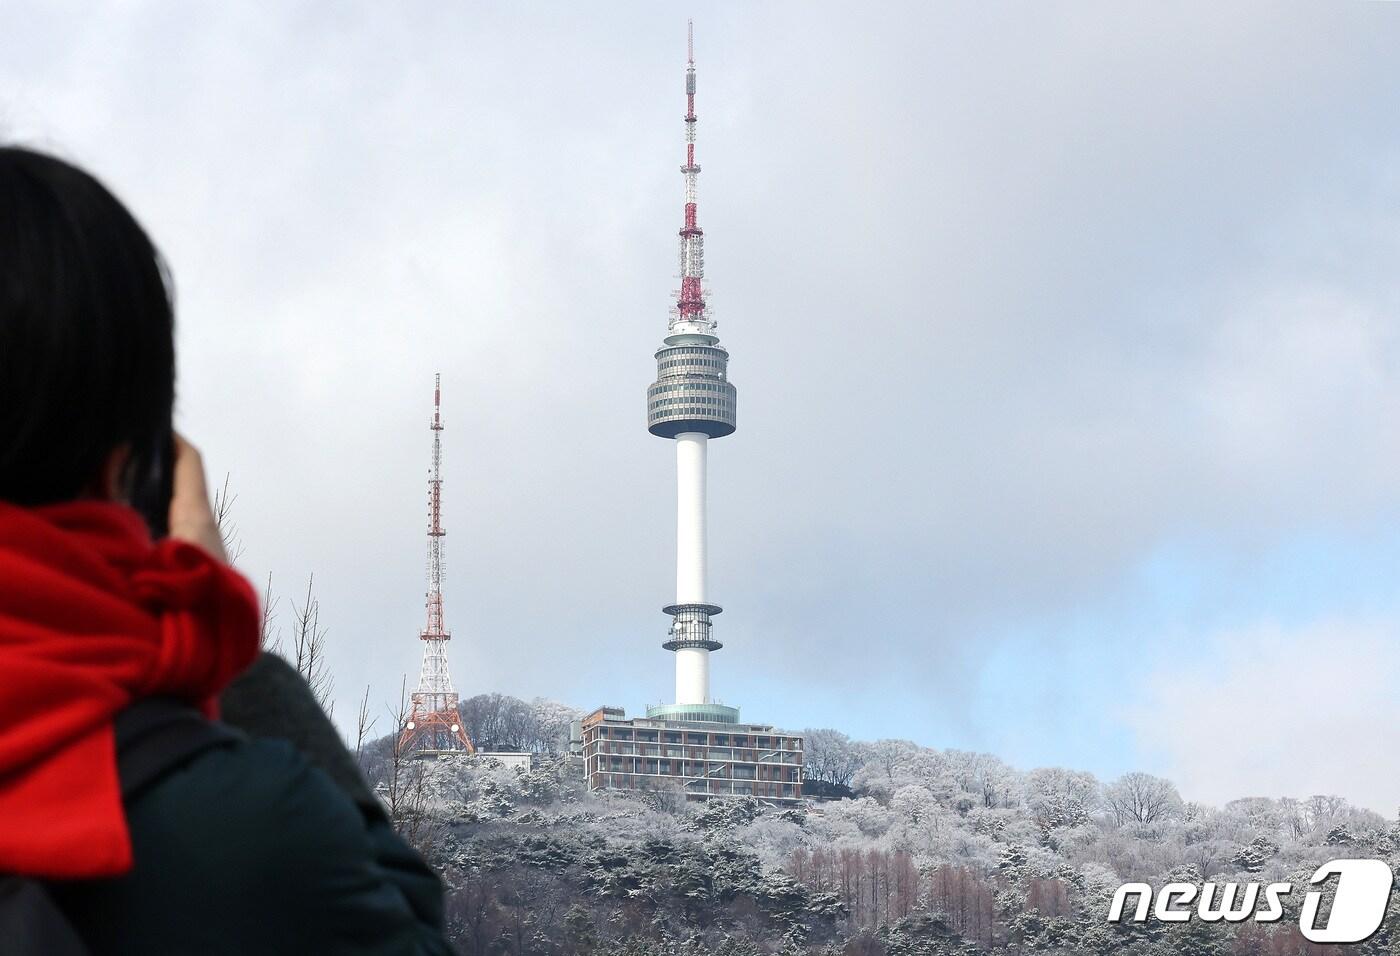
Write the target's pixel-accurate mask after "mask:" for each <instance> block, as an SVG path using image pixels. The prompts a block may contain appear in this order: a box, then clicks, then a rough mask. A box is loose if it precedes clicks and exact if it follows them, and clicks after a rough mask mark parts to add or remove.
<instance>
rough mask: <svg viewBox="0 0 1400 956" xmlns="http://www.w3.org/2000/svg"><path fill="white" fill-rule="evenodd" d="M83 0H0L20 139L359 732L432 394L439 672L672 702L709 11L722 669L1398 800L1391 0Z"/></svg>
mask: <svg viewBox="0 0 1400 956" xmlns="http://www.w3.org/2000/svg"><path fill="white" fill-rule="evenodd" d="M92 6H93V5H91V4H88V3H82V2H71V3H63V2H53V0H44V2H33V3H29V2H19V3H15V2H13V0H10V2H7V3H4V4H0V136H5V137H9V138H13V139H19V140H20V141H22V142H27V143H30V144H34V145H38V146H41V147H45V148H49V149H52V150H54V151H57V152H58V153H60V154H62V155H64V156H66V157H69V158H72V159H74V160H76V161H78V162H80V163H82V164H84V165H86V166H88V167H90V168H91V169H92V170H93V171H95V172H96V173H98V174H99V175H100V176H101V177H103V178H104V179H105V180H106V181H107V182H108V183H109V184H110V185H111V186H112V188H113V189H114V190H115V191H116V192H117V193H118V194H119V195H120V196H121V197H123V198H124V199H125V200H126V201H127V202H128V203H129V204H130V205H131V206H132V207H133V209H134V210H135V212H136V213H137V215H138V217H139V218H141V219H142V221H143V222H144V223H145V224H146V225H147V227H148V228H149V229H150V231H151V232H152V234H153V236H154V237H155V239H156V241H157V243H158V244H159V245H160V246H161V248H162V249H163V251H164V253H165V254H166V256H167V258H168V259H169V261H170V264H171V268H172V270H173V272H174V275H175V279H176V283H177V287H178V297H179V302H178V308H179V321H180V330H179V339H180V341H179V344H180V361H181V368H180V396H179V407H178V416H177V420H178V426H179V427H180V428H181V429H182V430H183V431H184V432H185V433H186V434H188V435H189V436H190V438H191V439H192V440H193V441H195V442H196V443H197V444H199V445H201V446H202V447H203V448H204V450H205V452H206V457H207V460H208V464H209V467H210V470H211V471H212V472H213V473H214V474H215V476H216V477H220V478H221V477H222V476H223V475H224V474H225V473H227V474H228V475H229V476H230V483H231V486H232V488H233V489H234V490H235V491H236V492H237V495H238V499H237V503H236V507H235V511H236V518H237V521H238V525H239V530H240V532H241V537H242V540H243V543H244V545H245V548H246V550H245V552H244V554H243V557H242V559H241V562H240V564H241V566H242V567H243V569H244V570H246V571H247V573H248V574H249V575H250V576H252V577H253V578H255V579H258V580H259V581H261V580H262V579H264V578H265V577H266V575H267V574H268V573H269V572H271V574H272V575H273V584H274V589H275V590H276V591H277V592H278V593H280V594H281V595H282V600H281V603H280V610H281V612H282V613H281V620H282V623H283V625H284V626H285V625H286V624H287V623H288V618H289V616H290V607H289V602H290V600H291V598H292V596H293V595H295V594H296V593H297V592H298V591H299V590H301V589H304V587H305V581H306V577H307V575H308V574H309V573H311V572H314V573H315V577H316V590H317V593H318V595H319V597H320V601H321V608H322V623H323V624H324V625H326V626H327V627H328V628H329V641H330V647H331V658H332V663H333V669H334V675H335V681H336V697H337V703H336V709H335V714H336V717H337V718H339V719H340V720H341V721H342V722H348V721H349V720H351V719H352V714H353V711H354V709H355V707H356V704H357V701H358V698H359V696H360V695H361V694H362V693H363V692H364V689H365V687H366V686H367V685H368V686H369V687H370V696H371V700H372V701H373V702H375V703H376V704H377V705H382V704H383V703H384V702H385V701H387V700H389V699H390V698H393V697H396V696H397V691H398V686H399V682H400V679H401V676H402V675H404V674H407V675H408V680H409V683H410V686H411V685H412V683H413V682H414V681H415V680H416V676H417V671H418V663H419V658H420V654H421V649H420V642H419V641H418V640H417V639H416V637H417V633H418V630H419V629H420V628H421V626H422V622H423V590H424V584H423V571H424V538H423V531H424V525H425V521H426V517H425V501H426V490H425V484H424V479H425V473H426V468H427V464H428V453H429V445H430V433H429V431H428V429H427V427H426V426H427V422H428V417H429V413H430V407H431V398H432V396H431V389H432V376H433V373H434V372H435V371H441V372H442V375H443V394H444V403H445V405H444V417H445V419H446V423H447V431H446V432H445V433H444V440H445V443H446V447H445V477H446V485H445V495H446V504H445V516H446V523H447V528H448V530H449V535H448V538H447V542H448V555H449V564H448V583H447V586H446V611H447V619H448V623H449V625H450V626H451V628H452V630H453V635H454V637H453V642H452V644H451V645H450V657H451V664H452V671H453V676H454V678H455V680H456V684H457V687H458V690H459V691H460V692H461V693H462V695H463V696H469V695H471V694H475V693H480V692H483V691H493V690H494V691H503V692H508V693H512V694H517V695H520V696H524V697H531V696H535V695H541V696H547V697H551V698H556V699H559V700H562V701H566V702H569V703H572V704H575V705H577V706H579V707H592V706H595V705H598V704H602V703H609V704H616V705H625V706H626V707H627V708H628V709H629V711H638V710H641V709H642V708H643V707H644V706H645V705H646V704H647V703H648V702H656V701H660V700H667V699H670V698H671V695H672V693H673V664H672V658H671V656H670V655H669V654H667V653H666V652H665V651H663V650H662V649H661V647H660V644H661V642H662V641H663V640H664V639H665V632H666V624H667V619H666V618H665V617H664V616H663V615H662V614H661V613H660V607H661V606H662V605H663V604H666V603H669V601H670V600H671V599H672V597H673V589H674V564H673V562H674V550H673V549H674V520H675V518H674V507H675V504H674V496H675V489H674V482H675V476H674V452H673V450H672V448H671V446H670V445H668V444H667V443H664V442H662V441H660V440H658V439H656V438H653V437H651V436H649V435H648V434H647V433H646V430H645V425H644V418H645V416H644V395H645V389H646V386H647V385H648V384H649V383H650V382H651V381H652V379H653V377H654V374H655V364H654V362H653V361H652V358H651V355H652V351H653V350H654V348H655V347H656V346H657V345H658V344H659V342H660V339H661V336H662V335H663V334H664V332H665V327H666V318H667V309H668V305H669V302H670V299H671V294H672V290H673V289H674V288H676V287H677V285H678V284H679V283H678V280H677V279H676V278H675V275H674V274H675V272H676V249H675V242H676V238H675V233H676V230H677V229H678V228H679V225H680V220H681V202H682V191H681V187H682V183H681V176H680V173H679V171H678V168H677V167H678V165H679V164H680V162H681V160H682V156H683V147H682V123H681V116H682V114H683V112H684V95H683V69H684V60H685V55H684V54H685V46H684V44H685V20H686V17H687V16H694V18H695V20H696V27H695V30H696V61H697V66H698V71H699V96H698V107H697V110H698V113H699V116H700V125H699V146H698V155H699V159H700V162H701V164H702V166H703V168H704V172H703V173H702V175H701V177H700V222H701V225H702V226H703V227H704V228H705V231H706V236H707V238H708V247H707V254H708V262H707V267H708V268H707V273H708V276H709V280H710V285H711V288H712V298H711V302H712V305H713V308H714V312H715V315H716V317H717V318H718V319H719V321H720V332H721V335H722V336H723V341H724V344H725V345H726V346H727V347H728V348H729V349H730V352H731V355H732V359H731V363H730V372H731V376H732V378H733V380H734V381H735V382H736V383H737V385H738V389H739V430H738V432H737V433H736V434H735V435H734V436H732V437H730V438H726V439H724V440H723V441H720V442H716V443H714V444H713V446H712V449H711V453H710V476H711V478H710V483H711V498H710V502H711V511H710V518H711V521H710V538H711V593H712V595H713V597H714V599H715V600H717V601H718V602H719V603H720V604H722V605H724V607H725V613H724V615H723V616H722V617H721V618H719V619H718V621H717V624H716V633H717V636H718V637H720V638H721V639H722V640H723V641H724V642H725V648H724V650H722V651H721V652H719V653H718V654H717V655H716V657H715V659H714V662H713V689H714V692H715V693H716V694H717V695H718V696H719V697H720V698H721V699H723V700H724V701H725V702H727V703H730V704H737V705H739V706H740V707H741V708H742V711H743V715H744V717H745V718H746V719H749V720H757V721H764V722H772V723H776V724H779V725H782V726H785V727H790V728H802V727H805V726H834V727H838V728H841V729H843V730H845V731H847V732H849V733H851V734H852V735H854V736H858V737H863V738H876V737H904V738H910V739H913V740H916V741H918V742H920V743H923V744H928V745H932V746H939V747H958V748H965V749H981V750H989V751H992V752H994V753H997V754H998V755H1000V756H1002V757H1003V758H1005V759H1007V760H1008V761H1010V762H1012V763H1014V764H1016V765H1018V766H1020V767H1023V768H1030V767H1034V766H1041V765H1054V764H1059V765H1066V766H1072V767H1077V768H1083V769H1089V770H1093V771H1094V772H1096V773H1098V774H1100V775H1103V776H1106V777H1111V776H1113V775H1116V774H1118V773H1121V772H1123V771H1125V770H1130V769H1143V770H1148V771H1152V772H1156V773H1162V774H1166V775H1169V776H1171V777H1172V778H1173V779H1175V780H1176V781H1177V782H1178V784H1179V785H1180V786H1181V788H1182V790H1183V792H1184V794H1185V795H1186V796H1187V797H1189V798H1195V799H1202V800H1207V801H1211V802H1221V801H1224V800H1227V799H1230V798H1233V797H1238V796H1246V795H1273V796H1279V795H1294V796H1305V795H1308V794H1311V793H1316V792H1329V793H1340V794H1343V795H1345V796H1347V797H1349V798H1351V799H1352V800H1354V801H1357V802H1359V803H1361V804H1363V805H1366V806H1370V807H1372V808H1374V809H1377V810H1381V811H1384V812H1386V813H1387V815H1393V813H1394V811H1395V808H1396V807H1397V805H1400V768H1398V767H1397V757H1396V754H1397V753H1400V691H1397V688H1400V592H1397V586H1396V585H1397V581H1398V580H1400V428H1397V423H1400V414H1398V413H1400V321H1397V315H1400V311H1398V310H1400V269H1397V254H1400V121H1398V120H1397V118H1398V117H1400V56H1397V55H1396V51H1397V50H1400V7H1397V6H1394V5H1348V6H1333V5H1321V4H1318V5H1311V6H1304V5H1298V4H1295V5H1291V6H1286V5H1278V4H1269V5H1262V6H1257V7H1251V6H1249V5H1246V4H1227V5H1221V4H1214V3H1212V4H1199V5H1195V6H1189V5H1171V6H1162V5H1152V6H1148V5H1146V4H1138V5H1126V4H1105V5H1101V6H1100V5H1094V4H1075V5H1059V4H1049V5H1026V4H1014V5H1007V6H997V5H988V4H963V5H952V4H944V5H929V4H910V5H907V6H900V5H886V6H883V7H881V8H880V9H879V10H877V11H875V12H870V11H867V10H864V9H863V8H861V7H859V6H856V5H852V4H849V3H844V4H835V5H821V4H809V3H802V4H795V3H794V4H781V3H764V4H757V3H755V4H745V5H738V4H729V5H713V6H712V5H708V4H695V5H693V6H691V7H685V6H681V5H670V4H660V3H638V4H635V5H618V4H614V5H606V6H605V5H601V4H590V5H579V4H572V3H570V4H558V5H546V4H530V5H528V6H526V5H518V4H505V3H502V4H498V5H470V4H441V3H416V4H414V3H393V4H385V3H373V2H365V3H334V4H332V3H325V4H301V5H297V4H257V5H254V4H214V3H208V4H199V3H185V2H169V3H139V2H124V3H111V4H108V5H107V6H106V7H105V9H99V10H98V11H97V12H94V11H93V10H92V9H91V7H92ZM380 729H381V730H385V729H387V725H386V719H381V727H380Z"/></svg>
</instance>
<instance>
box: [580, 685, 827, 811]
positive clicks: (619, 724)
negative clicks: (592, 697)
mask: <svg viewBox="0 0 1400 956" xmlns="http://www.w3.org/2000/svg"><path fill="white" fill-rule="evenodd" d="M738 720H739V711H738V710H737V709H735V708H733V707H725V706H723V705H721V704H691V705H680V704H663V705H660V706H657V707H652V708H650V709H649V711H648V714H647V716H646V717H633V718H630V719H629V718H628V717H627V715H626V714H625V713H624V712H623V711H622V710H621V709H620V708H617V707H600V708H598V709H597V710H595V711H594V712H593V713H591V714H589V715H588V716H587V717H584V718H583V721H582V746H583V760H584V773H585V778H586V779H587V781H588V789H589V790H632V791H642V792H648V791H649V792H656V791H668V790H669V791H674V792H681V793H684V794H685V795H686V797H688V798H691V799H698V800H704V799H711V798H720V797H754V798H756V799H759V800H764V801H770V802H774V803H795V802H798V801H799V800H801V798H802V737H801V736H800V735H797V734H789V733H785V732H783V731H781V730H775V729H774V728H773V727H771V726H768V725H766V724H741V723H739V722H738Z"/></svg>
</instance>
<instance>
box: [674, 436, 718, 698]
mask: <svg viewBox="0 0 1400 956" xmlns="http://www.w3.org/2000/svg"><path fill="white" fill-rule="evenodd" d="M709 440H710V439H709V436H708V435H705V434H704V433H702V432H682V433H681V434H679V435H677V436H676V603H677V604H707V603H708V600H707V595H706V588H705V584H706V581H705V577H706V574H705V572H706V559H707V554H706V528H705V477H706V476H705V471H706V460H705V459H706V456H705V452H706V449H707V448H708V442H709ZM709 702H710V650H709V648H708V647H682V648H678V649H677V650H676V703H678V704H708V703H709Z"/></svg>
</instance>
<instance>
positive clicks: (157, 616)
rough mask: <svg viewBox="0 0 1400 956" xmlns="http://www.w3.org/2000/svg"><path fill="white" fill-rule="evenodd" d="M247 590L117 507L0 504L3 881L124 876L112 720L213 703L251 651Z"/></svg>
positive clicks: (210, 708)
mask: <svg viewBox="0 0 1400 956" xmlns="http://www.w3.org/2000/svg"><path fill="white" fill-rule="evenodd" d="M258 628H259V614H258V602H257V596H256V595H255V594H254V592H253V589H252V588H251V587H250V586H249V584H248V582H247V581H245V580H244V579H243V578H242V577H241V576H240V575H239V574H237V573H236V572H234V571H233V570H231V569H230V568H228V567H227V566H225V565H223V564H222V563H220V562H218V561H216V560H215V559H214V558H212V557H210V556H209V555H208V554H207V553H205V552H204V551H203V550H201V549H200V548H197V547H195V546H194V545H192V544H186V543H183V542H178V541H171V540H168V539H167V540H164V541H161V542H159V543H157V544H152V543H151V539H150V535H149V534H148V533H147V531H146V526H145V523H144V522H143V521H142V520H141V518H140V517H139V516H138V515H137V514H136V512H134V511H132V510H131V509H130V508H127V507H125V506H122V505H116V504H111V503H106V502H73V503H69V504H62V505H52V506H48V507H43V508H34V509H23V508H17V507H15V506H13V505H9V504H5V503H3V502H0V874H3V873H19V874H24V875H28V876H41V877H79V878H81V877H97V876H110V875H115V874H119V873H124V872H126V871H127V870H129V869H130V868H131V865H132V859H131V840H130V836H129V834H128V833H127V827H126V814H125V813H124V811H123V809H122V797H121V786H120V784H119V782H118V780H117V762H116V746H115V742H114V737H113V731H112V718H113V716H114V715H115V714H116V713H117V712H118V711H120V710H121V709H122V708H124V707H125V706H126V705H127V704H129V703H130V702H131V701H133V700H135V699H138V698H142V697H149V696H172V697H179V698H182V699H185V700H189V701H192V702H197V703H199V704H200V706H202V707H203V708H204V710H205V712H206V713H208V714H209V715H210V716H214V715H215V712H216V711H215V695H217V694H218V693H219V691H221V690H222V689H223V687H224V686H225V685H226V684H227V683H228V682H229V681H230V680H232V679H233V678H234V677H235V676H236V675H237V674H238V673H239V672H240V671H241V670H243V668H245V667H247V666H248V664H249V663H251V662H252V660H253V657H254V656H255V655H256V654H257V650H258Z"/></svg>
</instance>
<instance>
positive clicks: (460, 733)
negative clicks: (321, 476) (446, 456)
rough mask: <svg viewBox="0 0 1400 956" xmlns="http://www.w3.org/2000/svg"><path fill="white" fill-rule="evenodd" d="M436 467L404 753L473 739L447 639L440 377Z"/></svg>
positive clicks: (459, 747)
mask: <svg viewBox="0 0 1400 956" xmlns="http://www.w3.org/2000/svg"><path fill="white" fill-rule="evenodd" d="M429 427H431V428H432V430H433V470H432V472H431V473H430V476H429V478H428V595H427V604H428V623H427V626H426V627H424V628H423V632H422V633H421V634H420V635H419V637H420V638H421V639H422V641H423V669H422V670H421V671H420V672H419V674H418V688H417V689H416V690H415V691H414V692H413V697H412V704H411V705H410V707H409V714H408V720H407V721H406V722H405V723H404V726H403V728H402V731H401V733H400V735H399V747H400V749H401V750H404V751H458V752H463V753H473V752H474V751H475V749H476V748H475V747H473V746H472V742H471V738H470V737H468V736H467V732H466V730H465V729H463V727H462V719H461V715H460V714H459V713H458V712H457V692H456V691H455V690H453V689H452V675H451V674H449V673H448V670H447V642H448V641H450V640H452V633H451V632H450V631H449V630H448V629H447V625H446V624H445V623H443V618H442V558H443V538H445V537H446V536H447V532H446V531H444V530H443V527H442V376H441V375H438V376H436V378H435V380H434V382H433V422H432V425H431V426H429Z"/></svg>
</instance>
